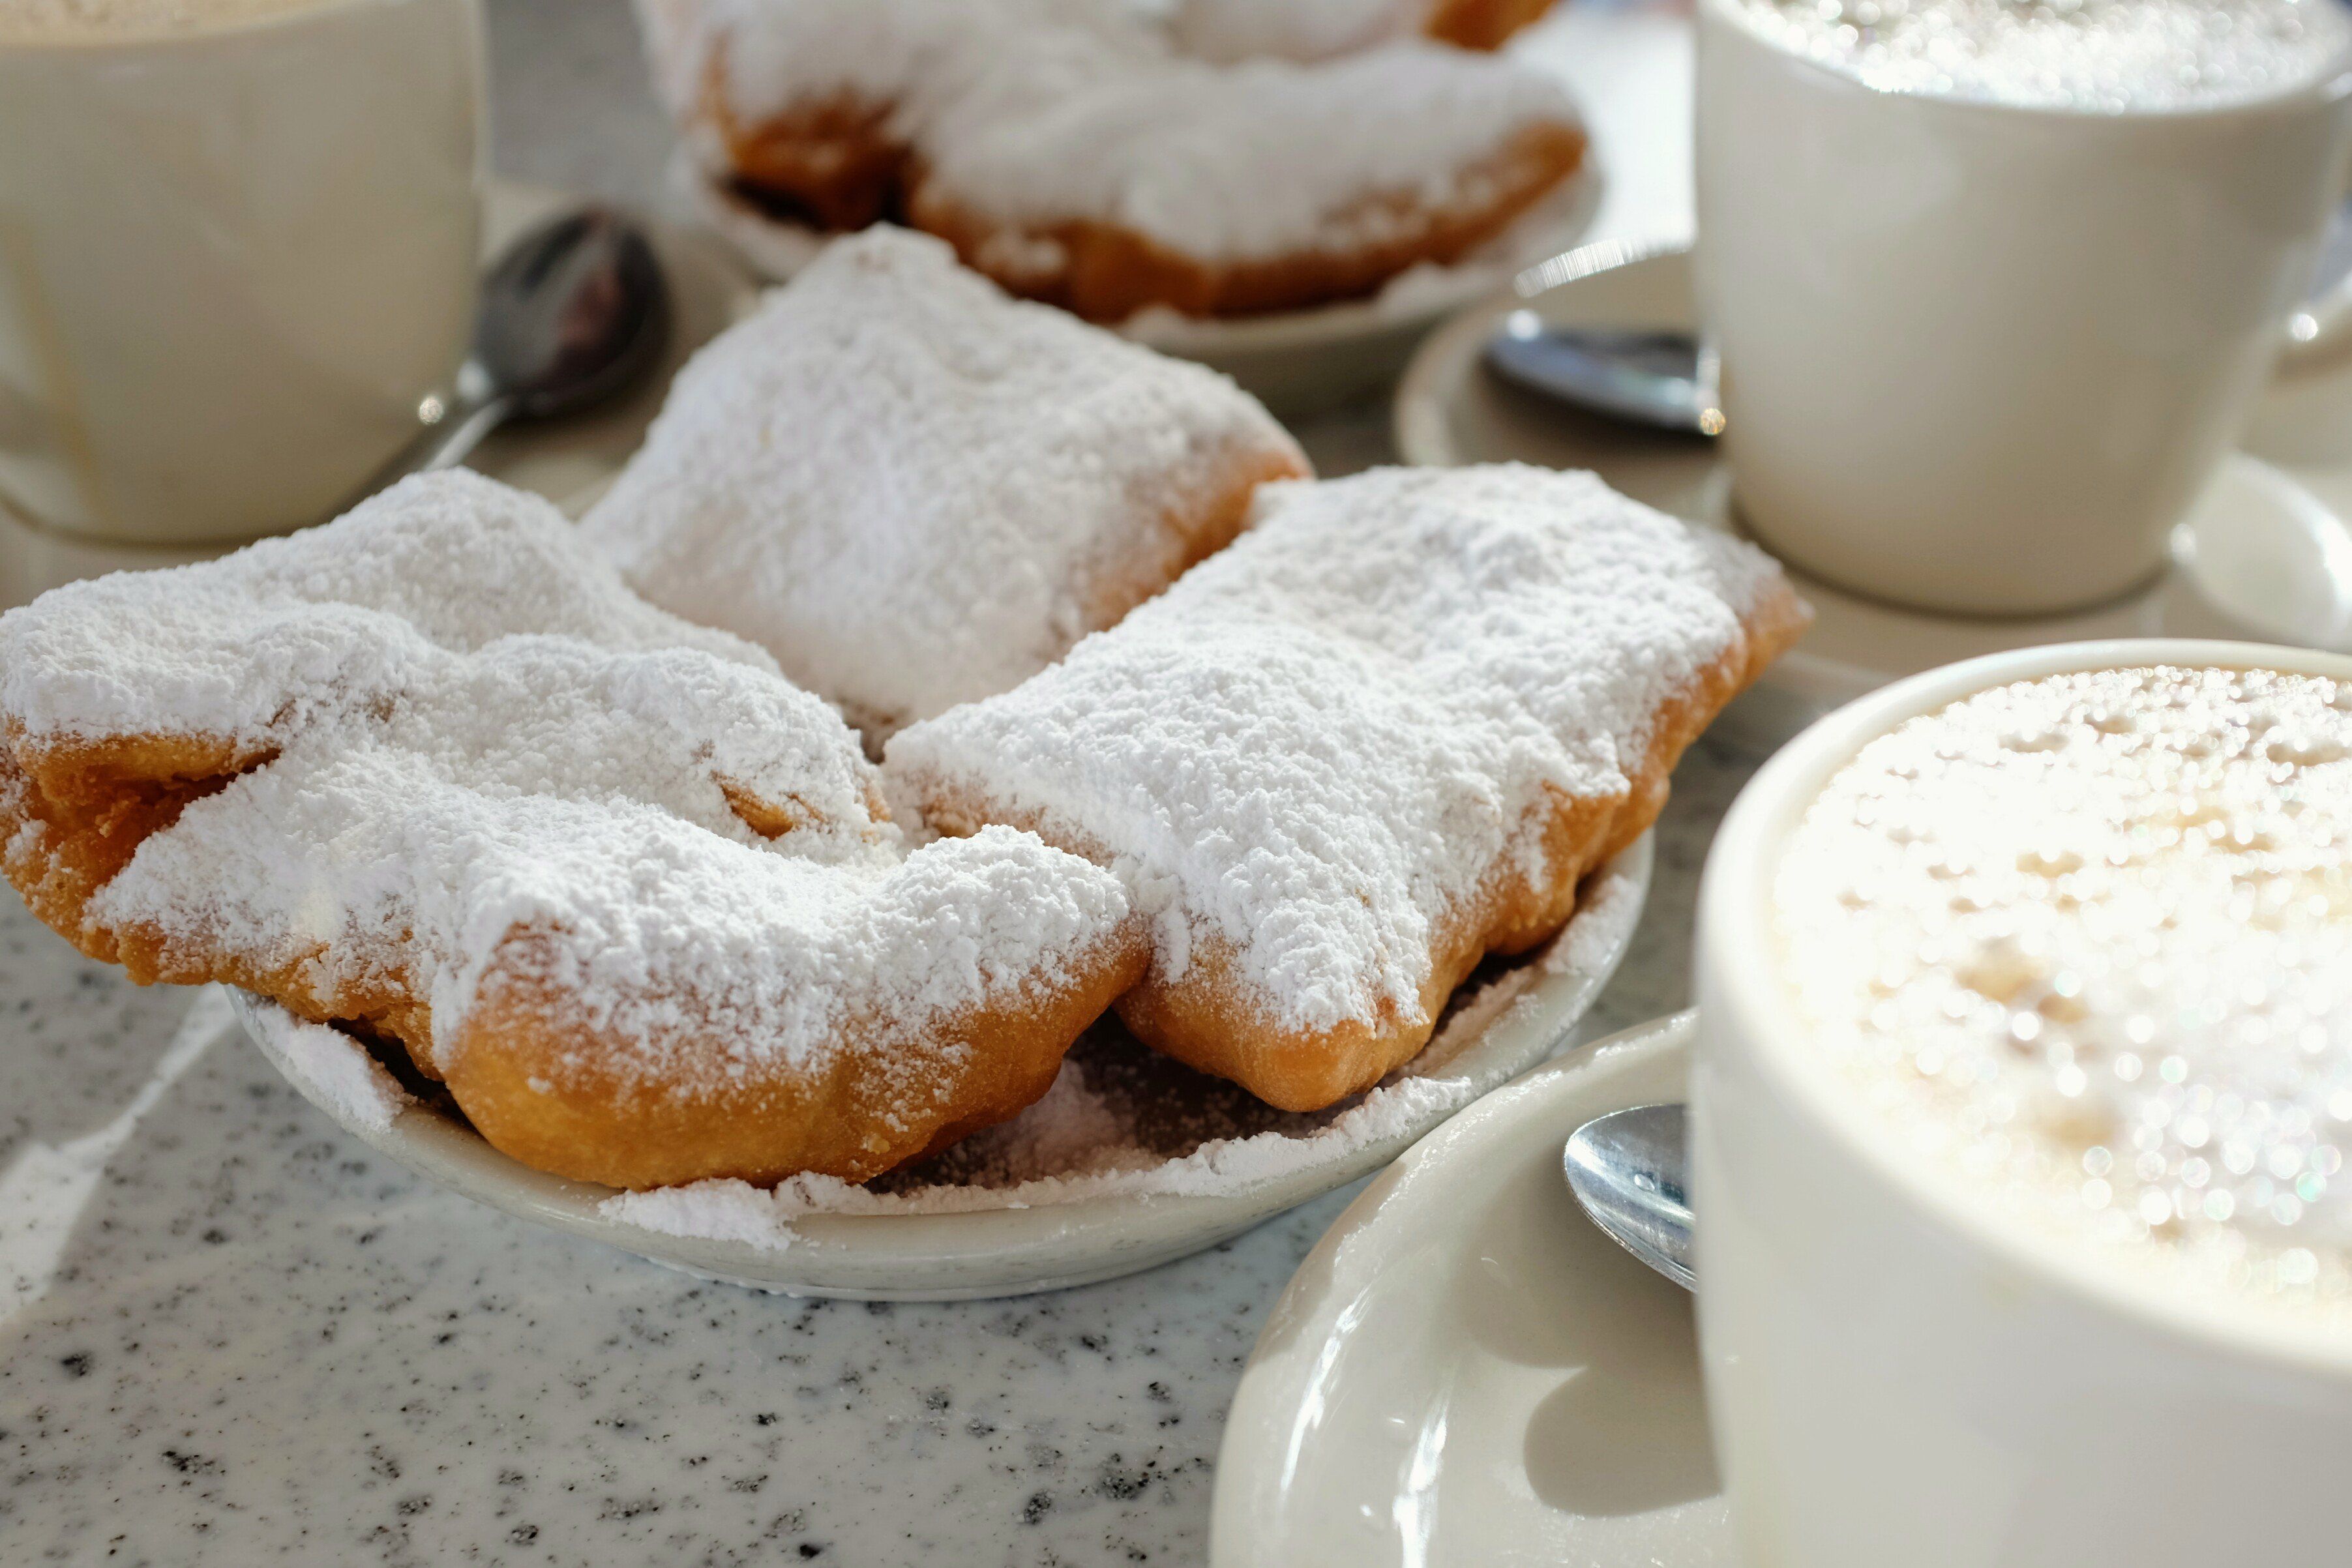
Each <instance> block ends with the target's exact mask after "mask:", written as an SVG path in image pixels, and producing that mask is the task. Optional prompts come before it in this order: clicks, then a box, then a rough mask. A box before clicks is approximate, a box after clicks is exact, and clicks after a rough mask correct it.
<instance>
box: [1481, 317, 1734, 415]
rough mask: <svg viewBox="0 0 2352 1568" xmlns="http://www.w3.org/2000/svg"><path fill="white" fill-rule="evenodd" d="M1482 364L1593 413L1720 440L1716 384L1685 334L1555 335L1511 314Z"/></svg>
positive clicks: (1537, 320) (1596, 331)
mask: <svg viewBox="0 0 2352 1568" xmlns="http://www.w3.org/2000/svg"><path fill="white" fill-rule="evenodd" d="M1486 364H1487V367H1488V368H1489V369H1491V370H1493V371H1495V373H1496V374H1497V375H1499V376H1501V377H1502V378H1503V379H1504V380H1505V381H1507V382H1514V383H1516V384H1517V385H1519V386H1523V387H1526V388H1528V390H1529V391H1531V392H1542V393H1544V394H1546V395H1547V396H1549V397H1556V398H1559V399H1560V400H1562V401H1563V402H1571V403H1574V404H1576V405H1577V406H1578V407H1580V408H1588V409H1591V410H1592V411H1593V412H1595V413H1605V414H1609V415H1612V416H1613V417H1615V418H1618V419H1622V420H1626V421H1629V422H1631V423H1635V424H1649V425H1655V426H1657V427H1658V428H1660V429H1662V430H1680V431H1688V432H1692V433H1694V434H1699V435H1720V434H1723V412H1722V410H1721V409H1719V408H1717V406H1716V399H1715V393H1714V391H1713V385H1714V378H1713V377H1712V376H1711V375H1708V374H1706V371H1705V368H1704V367H1703V366H1702V365H1701V363H1700V351H1699V345H1698V340H1697V339H1696V338H1694V337H1692V336H1691V335H1690V334H1689V333H1688V332H1682V331H1676V330H1675V329H1671V328H1657V329H1635V330H1625V329H1617V328H1603V327H1554V326H1550V325H1549V324H1548V323H1546V322H1545V320H1544V319H1543V318H1542V317H1540V316H1538V315H1537V314H1536V313H1535V312H1534V311H1533V310H1524V309H1522V310H1514V311H1512V312H1511V313H1510V314H1509V315H1508V316H1506V317H1504V318H1503V324H1502V326H1501V327H1499V328H1497V329H1496V331H1495V335H1494V336H1493V337H1491V338H1489V339H1487V340H1486Z"/></svg>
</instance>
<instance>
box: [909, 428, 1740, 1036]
mask: <svg viewBox="0 0 2352 1568" xmlns="http://www.w3.org/2000/svg"><path fill="white" fill-rule="evenodd" d="M1779 584H1780V578H1779V572H1778V569H1777V568H1776V567H1775V566H1774V565H1773V564H1772V562H1771V561H1770V560H1769V559H1768V558H1767V557H1765V556H1763V555H1762V554H1761V553H1759V552H1758V551H1756V550H1754V549H1750V548H1749V547H1748V546H1746V545H1744V544H1741V543H1739V542H1738V541H1736V540H1734V539H1731V538H1727V537H1724V536H1721V535H1717V534H1714V533H1712V532H1706V531H1702V530H1698V529H1694V528H1690V527H1688V526H1687V525H1685V524H1683V523H1681V522H1679V521H1676V520H1675V519H1674V518H1671V517H1666V516H1664V514H1661V513H1658V512H1655V511H1653V510H1651V509H1650V508H1648V507H1643V506H1641V505H1639V504H1637V503H1635V502H1633V501H1630V500H1627V499H1626V498H1624V497H1621V496H1618V495H1616V494H1615V493H1614V492H1612V491H1611V490H1610V489H1609V488H1608V487H1607V486H1604V485H1602V484H1601V481H1600V480H1599V479H1598V478H1596V477H1594V476H1591V475H1590V474H1559V473H1554V472H1551V471H1549V470H1543V469H1537V468H1530V467H1526V466H1523V465H1506V466H1495V467H1485V468H1472V469H1455V470H1449V471H1444V472H1438V471H1432V470H1412V469H1382V470H1375V471H1373V472H1371V473H1370V474H1365V475H1360V476H1356V477H1353V478H1349V479H1343V480H1339V481H1337V482H1333V483H1329V484H1323V485H1281V486H1269V487H1267V488H1266V489H1265V490H1262V491H1261V492H1260V493H1259V500H1258V502H1257V506H1256V508H1255V525H1254V528H1253V529H1252V531H1251V532H1250V533H1248V534H1246V535H1244V537H1243V538H1242V539H1241V540H1239V541H1238V542H1237V543H1235V544H1234V545H1233V546H1232V547H1231V548H1229V549H1226V550H1225V551H1224V552H1223V553H1222V554H1221V555H1218V556H1216V557H1213V558H1212V559H1210V560H1208V561H1206V562H1204V563H1202V565H1201V566H1199V567H1196V568H1195V569H1193V570H1192V572H1190V573H1188V574H1187V575H1186V576H1185V577H1184V578H1183V579H1182V580H1181V581H1180V582H1178V583H1177V585H1176V586H1175V587H1174V588H1172V589H1171V590H1170V591H1168V592H1167V593H1166V594H1164V595H1162V596H1161V597H1160V598H1159V599H1157V600H1155V601H1152V602H1150V604H1147V605H1145V606H1143V607H1141V608H1140V609H1139V610H1137V611H1136V612H1134V613H1132V614H1130V615H1129V617H1128V618H1127V620H1126V621H1125V622H1121V624H1120V625H1119V626H1118V627H1117V628H1115V629H1114V630H1112V631H1110V632H1104V633H1100V634H1097V635H1096V636H1094V637H1091V638H1089V639H1087V641H1086V642H1084V643H1080V644H1079V645H1078V646H1077V647H1076V649H1075V650H1073V651H1072V653H1070V655H1069V657H1068V658H1067V659H1066V660H1064V661H1063V662H1062V663H1061V664H1058V665H1056V666H1055V667H1054V668H1052V669H1050V670H1048V671H1046V672H1045V674H1041V675H1038V676H1036V677H1035V678H1034V679H1032V680H1031V681H1029V682H1027V683H1025V684H1024V685H1022V686H1020V687H1019V688H1017V689H1015V690H1014V691H1013V692H1010V693H1007V694H1006V695H1003V696H1000V697H995V698H992V699H990V700H988V701H986V702H982V703H977V704H972V705H969V706H964V707H960V708H957V709H954V710H952V711H950V712H949V713H947V714H945V715H943V716H940V717H939V718H937V719H933V720H930V721H929V722H927V723H925V724H921V725H918V726H915V727H911V728H909V729H908V730H906V731H904V732H902V733H901V734H900V735H898V737H896V738H895V739H894V740H893V741H892V742H891V744H890V747H889V749H888V752H887V757H886V759H885V768H886V770H887V771H889V772H891V773H892V774H894V775H895V776H897V777H898V779H901V780H904V781H905V782H906V783H907V785H908V787H909V788H910V789H914V790H916V791H917V792H919V793H921V794H923V795H925V796H926V797H927V798H935V797H942V796H943V797H950V798H968V799H974V800H982V801H984V802H986V803H987V804H988V806H989V807H990V808H991V809H992V810H1003V811H1005V812H1007V813H1008V814H1009V815H1011V816H1013V818H1014V819H1015V820H1020V821H1034V822H1035V823H1037V824H1038V825H1039V826H1040V828H1041V830H1042V831H1045V832H1046V834H1047V836H1048V837H1050V838H1056V839H1061V840H1064V841H1070V842H1073V843H1076V844H1080V845H1087V846H1094V847H1096V848H1097V849H1099V851H1100V852H1102V853H1103V854H1104V856H1105V858H1106V860H1107V863H1108V864H1109V865H1110V866H1111V868H1112V869H1113V870H1114V871H1116V872H1117V873H1118V875H1119V876H1120V878H1121V879H1122V880H1123V881H1124V882H1125V883H1127V885H1128V887H1129V891H1130V893H1131V894H1132V895H1133V897H1134V899H1135V902H1136V904H1137V906H1138V908H1139V909H1140V910H1141V911H1143V912H1144V913H1145V914H1146V915H1149V916H1150V919H1151V920H1152V921H1153V946H1154V954H1153V964H1154V970H1153V974H1154V978H1155V979H1156V980H1161V981H1169V982H1173V981H1176V980H1179V979H1181V977H1182V976H1183V974H1184V972H1185V970H1186V969H1187V967H1189V965H1190V962H1191V955H1192V948H1193V946H1194V944H1195V940H1196V938H1198V937H1200V936H1215V937H1217V938H1220V939H1221V940H1222V941H1223V943H1224V944H1228V945H1230V947H1231V949H1232V950H1233V952H1234V954H1235V956H1236V960H1237V966H1238V974H1237V979H1238V981H1239V983H1240V984H1241V985H1242V986H1243V987H1244V991H1245V993H1246V1003H1247V1005H1248V1006H1250V1007H1251V1008H1253V1009H1255V1010H1256V1011H1257V1012H1258V1013H1260V1014H1261V1015H1262V1016H1263V1018H1264V1019H1265V1021H1266V1023H1267V1024H1268V1025H1269V1026H1270V1027H1272V1028H1276V1029H1280V1030H1290V1031H1297V1032H1312V1031H1319V1030H1329V1029H1333V1028H1336V1027H1339V1026H1340V1025H1342V1024H1346V1023H1352V1022H1358V1021H1369V1020H1371V1019H1376V1018H1378V1017H1379V1016H1381V1013H1382V1011H1383V1009H1394V1010H1395V1013H1396V1015H1397V1016H1401V1017H1402V1018H1406V1019H1415V1018H1420V1017H1422V1016H1423V1009H1422V1003H1421V999H1420V998H1421V992H1422V988H1423V985H1424V984H1425V983H1426V982H1427V981H1428V979H1429V977H1430V964H1431V952H1432V946H1433V937H1434V936H1435V935H1436V932H1437V928H1438V923H1439V922H1440V921H1442V920H1444V918H1446V917H1447V916H1448V915H1450V914H1452V913H1454V911H1455V910H1456V909H1457V908H1458V907H1459V906H1460V905H1461V904H1463V903H1465V901H1467V900H1469V899H1471V898H1473V897H1474V896H1475V895H1476V894H1477V893H1478V891H1479V889H1480V887H1481V885H1482V882H1483V879H1485V878H1486V877H1487V876H1488V875H1489V874H1490V873H1492V872H1493V871H1495V870H1496V868H1497V867H1498V866H1512V865H1516V866H1519V867H1522V868H1524V869H1526V870H1528V871H1529V872H1530V873H1539V872H1540V866H1539V865H1538V864H1536V863H1533V862H1536V861H1538V860H1539V857H1540V855H1541V854H1542V846H1541V842H1540V839H1539V834H1538V832H1537V831H1531V824H1534V823H1537V822H1539V821H1541V819H1542V815H1543V813H1542V812H1541V811H1540V810H1539V808H1542V807H1544V806H1545V805H1546V804H1547V803H1548V802H1549V801H1552V800H1555V799H1557V798H1560V797H1565V798H1567V799H1570V800H1612V799H1614V798H1619V797H1622V795H1623V794H1624V793H1625V792H1626V791H1627V789H1628V788H1629V771H1630V770H1631V769H1633V768H1636V767H1637V766H1639V764H1640V763H1641V760H1642V759H1643V756H1644V753H1645V749H1646V747H1647V744H1648V741H1649V737H1650V730H1651V727H1652V724H1653V722H1654V719H1655V718H1656V716H1657V715H1658V713H1659V711H1660V709H1661V707H1662V706H1664V704H1666V703H1667V702H1668V701H1669V700H1671V699H1673V698H1675V697H1676V696H1678V695H1681V694H1683V693H1684V692H1685V691H1686V690H1687V689H1688V688H1689V687H1690V686H1691V685H1693V684H1694V683H1695V682H1696V678H1697V677H1698V676H1699V675H1700V674H1701V673H1702V672H1703V671H1705V670H1706V669H1707V668H1709V667H1710V666H1712V665H1713V664H1716V663H1717V661H1719V660H1721V659H1723V658H1725V657H1726V656H1727V655H1728V654H1731V653H1736V652H1738V651H1739V650H1740V649H1741V648H1742V647H1743V645H1744V639H1745V636H1746V633H1745V631H1744V629H1743V624H1742V620H1743V617H1744V616H1746V615H1748V613H1749V612H1751V611H1753V610H1754V609H1755V607H1756V606H1757V605H1758V604H1759V602H1760V599H1761V595H1762V594H1763V593H1764V592H1765V591H1767V589H1768V588H1773V589H1775V590H1776V591H1777V590H1778V589H1779Z"/></svg>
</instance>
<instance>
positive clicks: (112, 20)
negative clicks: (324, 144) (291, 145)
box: [0, 0, 335, 43]
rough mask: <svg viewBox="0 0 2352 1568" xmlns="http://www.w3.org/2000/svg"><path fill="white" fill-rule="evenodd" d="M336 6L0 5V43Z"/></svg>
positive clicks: (236, 0) (90, 37)
mask: <svg viewBox="0 0 2352 1568" xmlns="http://www.w3.org/2000/svg"><path fill="white" fill-rule="evenodd" d="M334 3H335V0H0V42H7V43H82V42H96V41H99V40H102V39H107V38H137V37H152V36H154V35H158V34H168V33H187V32H195V31H199V30H202V29H204V28H207V27H226V26H236V24H238V23H241V22H257V21H261V20H264V19H266V18H268V17H270V16H279V15H281V14H283V13H285V12H289V11H303V10H309V9H310V8H311V7H313V6H317V5H331V4H334Z"/></svg>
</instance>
